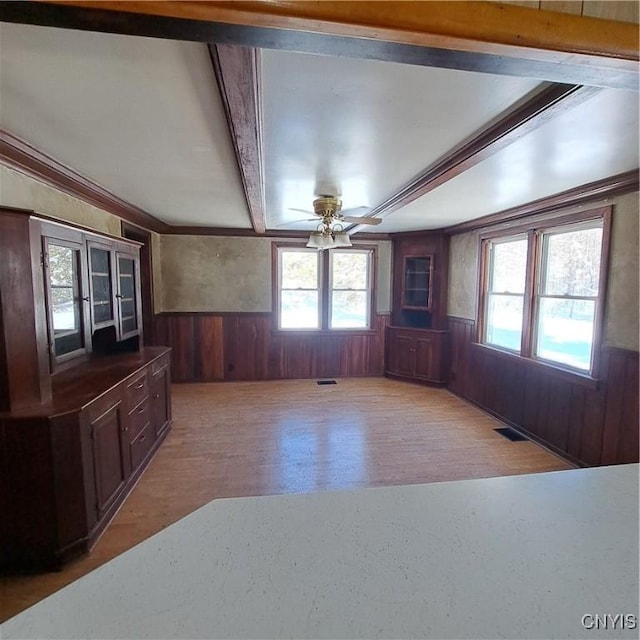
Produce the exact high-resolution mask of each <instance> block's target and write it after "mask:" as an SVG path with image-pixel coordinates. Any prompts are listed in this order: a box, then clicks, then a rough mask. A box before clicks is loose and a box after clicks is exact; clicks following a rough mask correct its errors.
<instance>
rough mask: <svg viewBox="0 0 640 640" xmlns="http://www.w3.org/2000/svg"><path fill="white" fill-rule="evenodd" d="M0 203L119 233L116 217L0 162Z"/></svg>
mask: <svg viewBox="0 0 640 640" xmlns="http://www.w3.org/2000/svg"><path fill="white" fill-rule="evenodd" d="M0 204H2V205H3V206H6V207H17V208H19V209H32V210H33V211H35V212H36V213H41V214H43V215H47V216H51V217H53V218H58V219H59V220H63V221H65V222H71V223H74V224H78V225H81V226H83V227H88V228H89V229H93V230H95V231H98V232H100V233H109V234H111V235H114V236H119V235H122V233H121V228H120V218H118V217H117V216H114V215H112V214H110V213H107V212H106V211H103V210H102V209H98V208H97V207H94V206H92V205H90V204H87V203H86V202H84V201H83V200H79V199H78V198H74V197H72V196H69V195H67V194H66V193H63V192H62V191H58V190H57V189H54V188H53V187H50V186H48V185H46V184H44V183H42V182H38V181H37V180H34V179H33V178H30V177H29V176H26V175H24V174H22V173H19V172H18V171H14V170H13V169H10V168H8V167H5V166H3V165H0Z"/></svg>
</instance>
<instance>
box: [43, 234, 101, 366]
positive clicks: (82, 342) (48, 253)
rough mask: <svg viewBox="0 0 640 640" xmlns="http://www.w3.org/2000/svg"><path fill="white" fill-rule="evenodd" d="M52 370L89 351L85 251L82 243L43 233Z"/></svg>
mask: <svg viewBox="0 0 640 640" xmlns="http://www.w3.org/2000/svg"><path fill="white" fill-rule="evenodd" d="M42 243H43V244H42V247H43V255H44V261H43V262H44V272H45V279H44V282H45V292H46V306H47V320H48V323H47V324H48V330H49V352H50V361H51V370H52V371H55V370H56V368H57V366H58V365H60V364H61V363H63V362H66V361H68V360H72V359H73V358H76V357H78V356H82V355H84V354H86V353H87V352H88V351H89V350H90V344H89V341H88V339H87V336H88V335H90V334H89V332H88V326H87V322H86V316H85V312H86V308H85V302H86V301H87V300H88V296H87V295H86V290H87V279H86V253H85V251H84V247H83V245H82V243H81V242H76V241H72V240H68V239H67V238H57V237H49V236H43V238H42Z"/></svg>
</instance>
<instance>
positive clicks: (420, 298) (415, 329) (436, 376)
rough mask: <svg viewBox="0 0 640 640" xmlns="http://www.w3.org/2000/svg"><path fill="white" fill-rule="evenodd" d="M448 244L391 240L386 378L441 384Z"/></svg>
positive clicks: (436, 238) (424, 237)
mask: <svg viewBox="0 0 640 640" xmlns="http://www.w3.org/2000/svg"><path fill="white" fill-rule="evenodd" d="M448 246H449V245H448V238H447V237H446V236H443V235H442V234H412V235H407V236H404V235H403V236H397V237H395V238H394V240H393V248H394V265H393V268H394V279H393V311H392V316H391V324H390V326H388V327H387V336H386V354H385V372H386V373H387V375H390V376H394V377H401V378H405V379H410V380H416V381H421V382H431V383H436V384H443V383H446V381H447V379H446V371H447V361H446V355H447V332H446V290H447V267H448V253H449V252H448Z"/></svg>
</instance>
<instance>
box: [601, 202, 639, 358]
mask: <svg viewBox="0 0 640 640" xmlns="http://www.w3.org/2000/svg"><path fill="white" fill-rule="evenodd" d="M638 207H639V201H638V194H637V193H630V194H627V195H624V196H620V197H618V198H616V199H615V201H614V213H613V225H612V229H611V248H610V259H609V283H608V287H607V305H606V311H605V322H604V337H603V341H604V344H606V345H610V346H614V347H622V348H624V349H634V350H636V351H637V350H638V346H639V345H638V343H639V338H638V332H639V330H640V328H639V326H638V305H639V301H638V287H639V278H638V269H639V268H640V265H639V264H638V252H639V248H638V247H639V243H638V237H639V236H638V234H639V231H640V229H639V224H638V218H640V213H639V208H638Z"/></svg>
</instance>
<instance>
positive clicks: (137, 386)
mask: <svg viewBox="0 0 640 640" xmlns="http://www.w3.org/2000/svg"><path fill="white" fill-rule="evenodd" d="M142 387H144V382H141V383H140V384H137V385H136V386H135V387H133V388H134V389H142Z"/></svg>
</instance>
